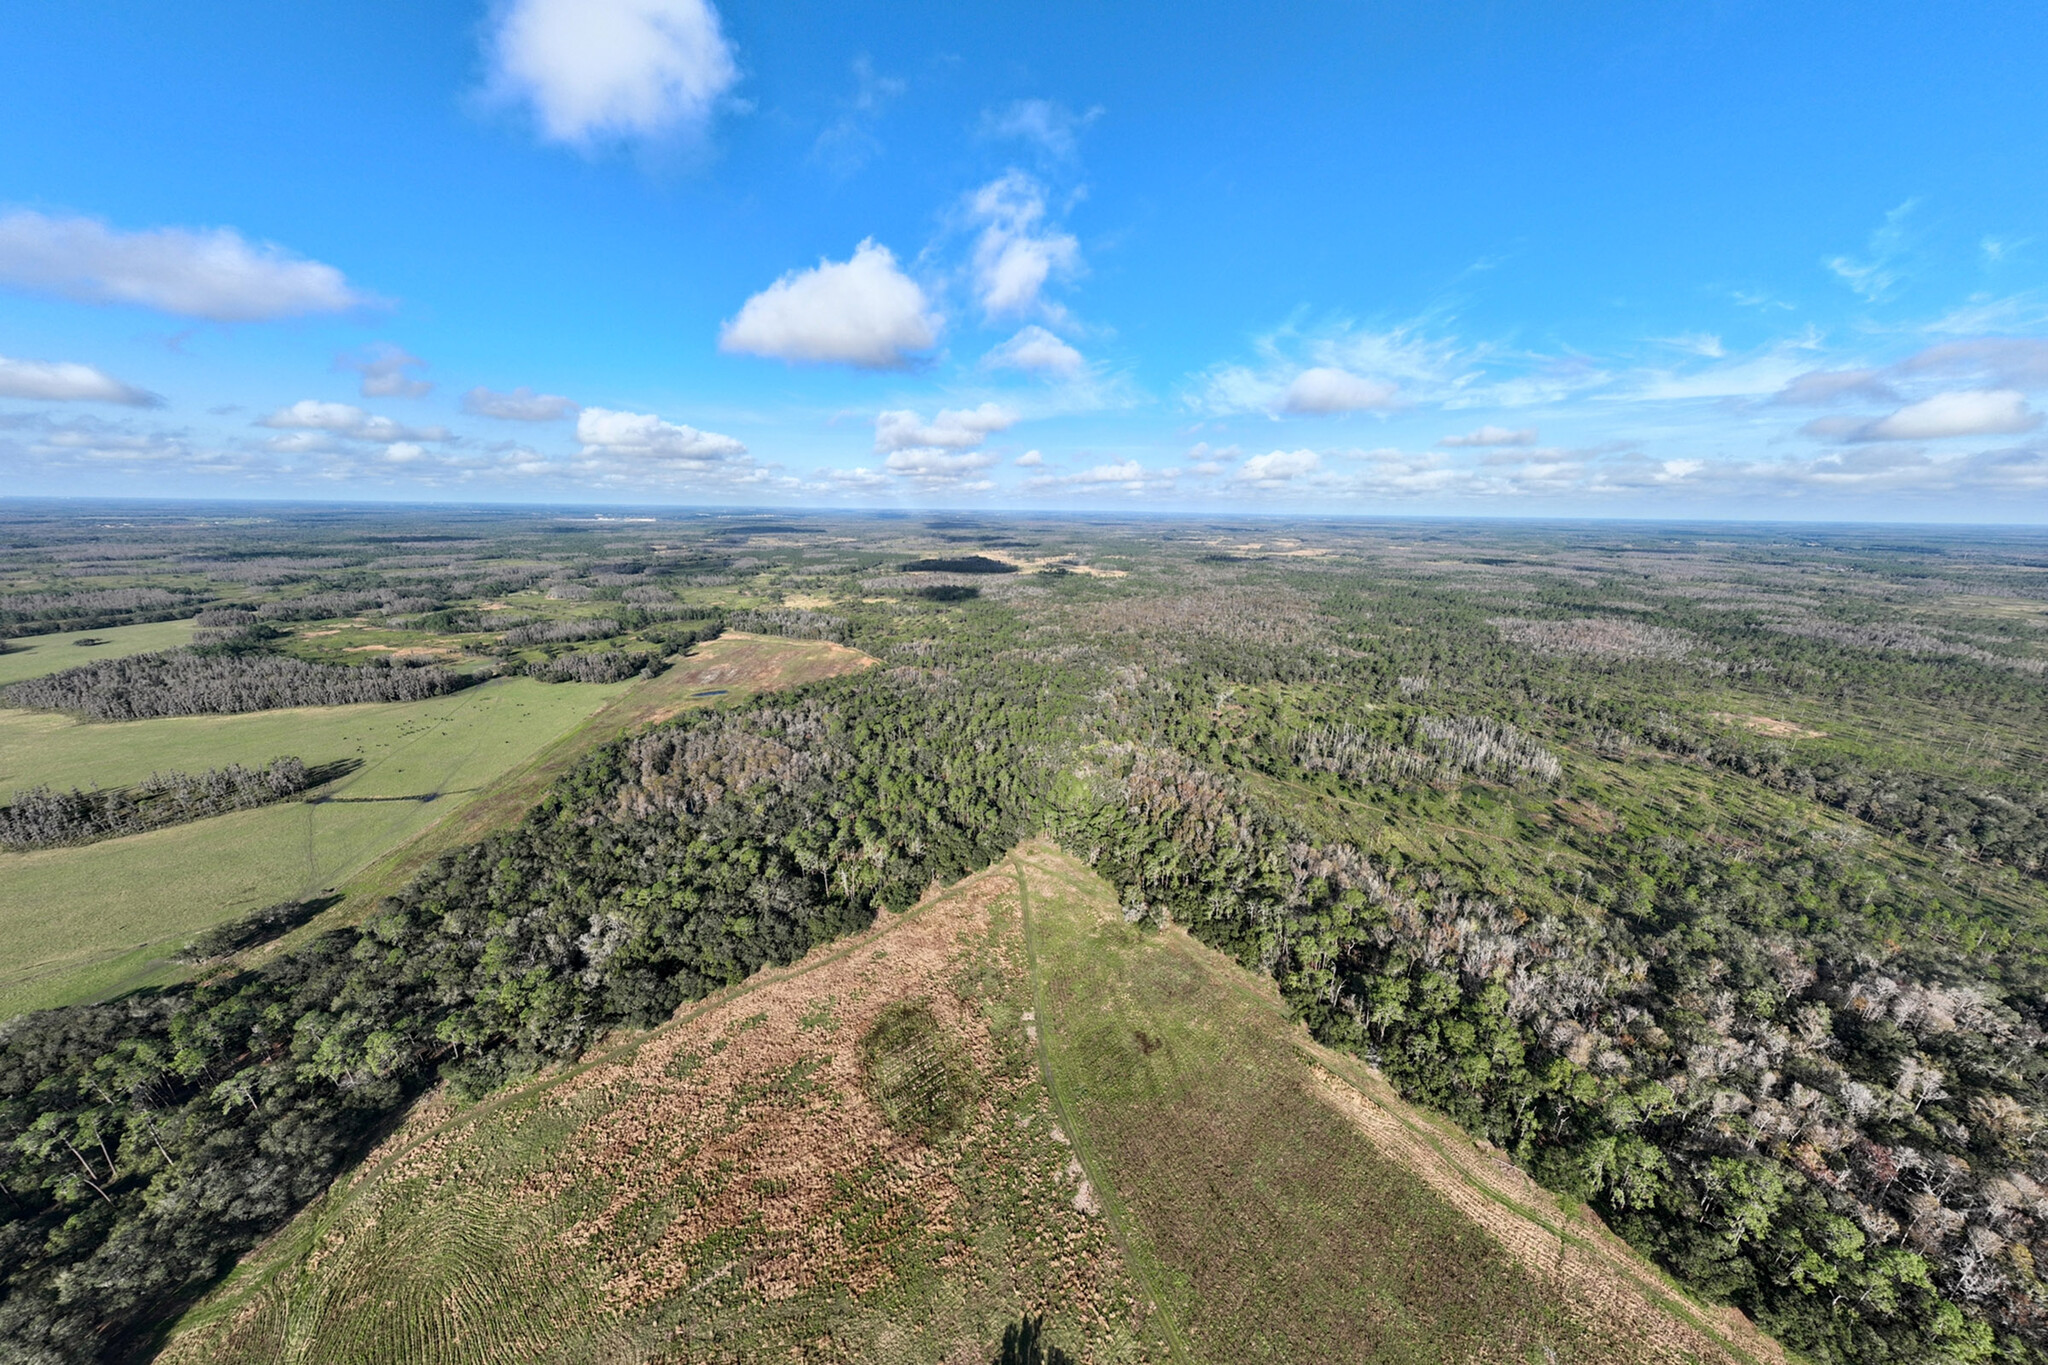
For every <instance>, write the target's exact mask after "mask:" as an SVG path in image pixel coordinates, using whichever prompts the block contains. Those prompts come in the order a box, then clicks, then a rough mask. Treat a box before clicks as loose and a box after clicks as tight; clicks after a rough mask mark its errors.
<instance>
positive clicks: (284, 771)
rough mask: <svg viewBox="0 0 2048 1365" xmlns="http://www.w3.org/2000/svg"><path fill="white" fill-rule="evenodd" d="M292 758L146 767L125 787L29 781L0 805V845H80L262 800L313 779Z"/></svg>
mask: <svg viewBox="0 0 2048 1365" xmlns="http://www.w3.org/2000/svg"><path fill="white" fill-rule="evenodd" d="M313 780H314V779H313V776H312V774H311V773H309V772H308V770H307V768H306V765H305V764H304V763H303V762H301V761H300V760H299V759H296V758H274V759H272V760H271V761H270V762H269V763H267V764H265V765H264V766H263V767H261V768H245V767H243V766H242V765H241V764H239V763H230V764H227V765H226V766H225V767H220V768H208V769H207V770H206V771H205V772H203V773H180V772H169V773H151V774H150V775H149V776H148V777H146V778H144V779H143V780H142V781H140V782H138V783H136V784H135V785H134V786H132V787H119V788H110V789H102V790H94V791H89V792H88V791H79V790H77V789H76V788H74V789H72V790H71V791H68V792H59V791H53V790H51V789H50V788H49V787H47V786H43V787H33V788H30V789H29V790H28V791H18V792H16V793H15V794H14V803H13V804H12V805H8V806H0V848H4V849H7V850H10V851H12V852H22V851H25V850H27V849H32V848H55V847H57V846H59V845H63V844H87V843H93V842H95V841H97V840H100V839H113V838H118V837H119V836H121V835H124V834H140V833H142V832H143V831H145V830H152V829H161V828H163V827H164V826H166V825H176V824H182V823H183V822H185V821H187V820H198V819H201V818H203V817H205V816H208V815H223V814H226V813H227V812H228V811H233V810H247V809H249V808H250V807H252V806H267V805H270V804H271V803H273V802H277V801H282V800H285V799H286V798H287V797H292V796H296V795H298V794H299V793H300V792H302V791H305V790H306V789H307V788H308V787H309V786H311V785H312V784H313Z"/></svg>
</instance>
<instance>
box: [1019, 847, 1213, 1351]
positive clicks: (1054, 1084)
mask: <svg viewBox="0 0 2048 1365" xmlns="http://www.w3.org/2000/svg"><path fill="white" fill-rule="evenodd" d="M1008 861H1009V862H1010V870H1011V871H1012V872H1013V873H1014V874H1015V876H1016V878H1017V913H1018V916H1019V918H1020V919H1021V920H1022V921H1023V926H1024V961H1025V963H1026V965H1027V967H1028V968H1029V970H1030V972H1031V1020H1032V1023H1033V1024H1035V1025H1036V1027H1035V1028H1033V1029H1032V1030H1031V1035H1032V1041H1033V1043H1034V1044H1035V1045H1036V1048H1037V1052H1038V1069H1039V1072H1040V1074H1041V1075H1042V1076H1043V1077H1044V1079H1045V1090H1046V1094H1047V1095H1048V1096H1049V1097H1050V1098H1051V1100H1052V1107H1053V1111H1054V1112H1055V1113H1056V1114H1058V1115H1059V1119H1060V1125H1061V1128H1062V1130H1063V1131H1064V1132H1065V1133H1066V1134H1067V1136H1068V1138H1069V1140H1070V1141H1071V1142H1072V1143H1073V1149H1074V1159H1075V1160H1076V1161H1078V1162H1079V1163H1080V1164H1081V1171H1082V1174H1083V1176H1084V1177H1085V1178H1086V1179H1087V1180H1088V1182H1089V1183H1090V1184H1091V1185H1093V1186H1094V1187H1095V1194H1096V1197H1097V1198H1098V1199H1100V1200H1101V1201H1102V1216H1103V1219H1104V1220H1105V1221H1106V1222H1107V1223H1108V1224H1109V1230H1110V1232H1111V1233H1112V1234H1114V1235H1115V1237H1116V1244H1117V1250H1118V1251H1120V1252H1122V1253H1123V1258H1124V1264H1125V1266H1127V1267H1128V1268H1129V1269H1130V1272H1131V1275H1132V1277H1133V1278H1134V1279H1136V1280H1137V1281H1138V1283H1139V1284H1141V1285H1143V1286H1144V1289H1145V1297H1146V1298H1148V1299H1150V1300H1151V1301H1152V1312H1153V1313H1154V1315H1155V1316H1156V1317H1157V1318H1158V1321H1159V1326H1160V1329H1161V1330H1162V1331H1163V1332H1164V1333H1165V1335H1166V1345H1167V1348H1168V1349H1169V1350H1171V1351H1172V1352H1173V1358H1174V1359H1175V1360H1177V1361H1179V1362H1180V1365H1191V1362H1190V1360H1189V1358H1188V1350H1187V1345H1186V1343H1185V1342H1183V1341H1182V1340H1181V1339H1180V1331H1179V1329H1178V1328H1176V1327H1175V1326H1174V1322H1173V1314H1172V1313H1171V1312H1170V1311H1169V1310H1168V1309H1167V1306H1166V1302H1165V1300H1164V1299H1163V1298H1161V1296H1160V1293H1159V1287H1158V1285H1157V1284H1156V1283H1154V1281H1153V1278H1152V1275H1151V1272H1150V1270H1149V1269H1148V1268H1147V1266H1146V1264H1145V1263H1144V1262H1143V1261H1141V1260H1140V1259H1139V1258H1138V1257H1137V1256H1135V1255H1133V1254H1132V1252H1131V1241H1130V1235H1129V1232H1128V1230H1127V1229H1126V1228H1125V1226H1124V1218H1123V1200H1122V1199H1121V1198H1119V1197H1118V1195H1117V1192H1116V1186H1114V1185H1112V1184H1111V1183H1109V1182H1108V1181H1106V1180H1104V1179H1103V1178H1102V1164H1101V1162H1099V1161H1098V1160H1096V1158H1095V1155H1094V1148H1093V1147H1092V1146H1091V1144H1090V1143H1089V1141H1088V1136H1087V1133H1086V1132H1085V1131H1084V1130H1083V1129H1082V1127H1081V1125H1080V1124H1079V1123H1077V1122H1075V1120H1074V1116H1073V1113H1072V1111H1071V1110H1070V1109H1069V1108H1068V1105H1067V1098H1066V1092H1065V1091H1064V1090H1063V1089H1062V1088H1061V1086H1060V1079H1059V1073H1058V1072H1057V1071H1056V1070H1055V1069H1054V1067H1053V1064H1052V1053H1051V1051H1050V1050H1049V1049H1048V1048H1047V1047H1046V1042H1045V1034H1046V1029H1047V1027H1048V1021H1047V1019H1046V1017H1045V990H1044V977H1043V975H1042V974H1041V973H1040V971H1039V969H1038V930H1037V927H1036V926H1035V925H1034V924H1033V922H1032V918H1031V887H1030V884H1029V879H1028V878H1026V876H1025V875H1024V870H1025V867H1026V866H1027V864H1026V862H1025V860H1024V859H1023V857H1022V856H1020V854H1019V853H1017V852H1016V851H1012V853H1011V854H1010V857H1009V860H1008Z"/></svg>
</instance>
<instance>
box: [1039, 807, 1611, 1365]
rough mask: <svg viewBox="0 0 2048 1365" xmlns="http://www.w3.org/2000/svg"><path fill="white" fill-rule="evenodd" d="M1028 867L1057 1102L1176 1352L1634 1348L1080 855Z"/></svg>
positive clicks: (1223, 971)
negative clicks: (1320, 1087)
mask: <svg viewBox="0 0 2048 1365" xmlns="http://www.w3.org/2000/svg"><path fill="white" fill-rule="evenodd" d="M1020 861H1021V862H1024V863H1025V864H1026V867H1027V869H1028V870H1027V872H1026V876H1027V878H1028V886H1029V910H1028V921H1027V922H1028V925H1029V932H1030V933H1031V937H1032V945H1033V956H1034V959H1035V965H1034V975H1035V976H1036V978H1037V980H1038V981H1039V983H1040V985H1039V993H1038V1003H1039V1014H1038V1022H1039V1030H1040V1035H1041V1037H1042V1038H1043V1039H1044V1043H1045V1049H1046V1055H1047V1061H1048V1064H1049V1069H1050V1072H1051V1075H1052V1077H1053V1080H1054V1083H1055V1088H1056V1091H1057V1101H1058V1104H1059V1107H1060V1109H1061V1112H1062V1113H1063V1115H1064V1116H1065V1118H1066V1119H1067V1121H1068V1122H1069V1130H1068V1131H1069V1132H1070V1133H1072V1134H1073V1136H1074V1137H1075V1139H1076V1143H1077V1153H1078V1155H1079V1156H1080V1158H1081V1160H1082V1161H1083V1162H1084V1163H1086V1164H1087V1166H1088V1167H1089V1168H1090V1172H1091V1175H1093V1176H1095V1177H1096V1178H1097V1184H1098V1187H1099V1189H1101V1190H1105V1191H1113V1193H1111V1194H1108V1195H1106V1202H1107V1203H1108V1204H1109V1206H1110V1207H1109V1210H1108V1211H1109V1213H1110V1216H1112V1217H1114V1218H1117V1219H1118V1220H1119V1221H1120V1222H1121V1223H1122V1225H1123V1228H1124V1231H1125V1243H1126V1248H1127V1251H1128V1253H1129V1255H1130V1257H1131V1260H1132V1262H1133V1263H1134V1268H1135V1269H1137V1270H1138V1271H1139V1274H1140V1277H1141V1279H1143V1280H1144V1281H1145V1283H1146V1287H1147V1289H1148V1290H1149V1291H1150V1292H1151V1293H1152V1294H1153V1295H1154V1296H1156V1298H1157V1299H1158V1301H1159V1303H1160V1306H1161V1308H1162V1309H1163V1310H1164V1311H1165V1314H1166V1317H1167V1318H1168V1319H1169V1320H1171V1321H1172V1322H1174V1323H1175V1324H1176V1327H1177V1334H1178V1337H1179V1342H1178V1344H1179V1347H1180V1350H1179V1352H1178V1353H1177V1354H1179V1355H1180V1356H1181V1358H1182V1359H1184V1360H1189V1361H1216V1362H1224V1361H1230V1362H1236V1361H1248V1360H1273V1361H1283V1360H1365V1359H1371V1360H1387V1361H1440V1360H1498V1361H1525V1360H1527V1361H1544V1360H1548V1361H1593V1360H1600V1361H1617V1360H1627V1359H1631V1358H1633V1353H1632V1352H1630V1351H1629V1350H1628V1349H1627V1348H1626V1347H1625V1346H1620V1344H1619V1343H1616V1342H1615V1341H1613V1340H1611V1339H1603V1338H1604V1337H1606V1334H1605V1333H1603V1332H1601V1331H1600V1329H1599V1327H1598V1325H1597V1324H1589V1323H1587V1322H1585V1321H1583V1320H1581V1319H1579V1318H1578V1317H1577V1315H1576V1314H1574V1313H1573V1312H1572V1311H1571V1310H1570V1308H1569V1306H1568V1305H1567V1304H1566V1302H1565V1301H1564V1299H1563V1297H1562V1295H1561V1293H1560V1292H1559V1290H1558V1289H1557V1287H1556V1286H1555V1285H1553V1284H1550V1283H1546V1282H1545V1281H1543V1280H1541V1279H1539V1278H1537V1277H1536V1276H1533V1275H1531V1274H1529V1273H1528V1272H1527V1271H1526V1270H1524V1269H1523V1268H1522V1267H1521V1265H1520V1264H1519V1263H1517V1262H1516V1261H1515V1260H1513V1259H1512V1258H1511V1257H1510V1256H1508V1255H1507V1254H1506V1252H1504V1251H1503V1250H1502V1249H1501V1247H1500V1246H1499V1244H1497V1243H1496V1242H1494V1241H1493V1240H1492V1239H1491V1238H1490V1237H1489V1236H1488V1235H1487V1234H1486V1233H1485V1232H1483V1231H1482V1230H1481V1229H1480V1228H1479V1227H1478V1226H1477V1225H1476V1224H1474V1223H1472V1222H1471V1221H1470V1220H1469V1219H1467V1218H1466V1217H1465V1216H1464V1215H1462V1214H1461V1213H1459V1212H1458V1211H1457V1210H1456V1209H1454V1208H1453V1207H1451V1205H1449V1204H1448V1203H1447V1202H1445V1201H1444V1200H1443V1199H1442V1198H1441V1197H1440V1196H1438V1195H1437V1194H1436V1193H1435V1192H1434V1191H1432V1190H1431V1189H1430V1188H1429V1187H1428V1186H1427V1185H1426V1184H1425V1183H1424V1182H1423V1181H1422V1179H1421V1178H1420V1177H1419V1176H1417V1175H1415V1174H1413V1173H1412V1172H1410V1171H1408V1170H1406V1169H1404V1168H1403V1167H1401V1166H1399V1165H1398V1164H1396V1163H1395V1162H1394V1161H1392V1160H1390V1159H1389V1158H1387V1157H1385V1156H1382V1155H1381V1154H1380V1153H1379V1152H1378V1151H1377V1150H1376V1149H1375V1148H1374V1147H1373V1146H1372V1145H1371V1144H1370V1143H1369V1142H1368V1141H1367V1140H1366V1139H1365V1138H1364V1137H1363V1136H1362V1135H1361V1134H1359V1133H1358V1132H1357V1131H1356V1130H1355V1129H1353V1128H1352V1127H1351V1126H1350V1125H1349V1124H1348V1123H1347V1122H1346V1121H1345V1120H1344V1119H1343V1118H1342V1117H1341V1116H1339V1115H1338V1114H1337V1113H1336V1112H1335V1111H1334V1110H1332V1109H1331V1108H1329V1107H1328V1106H1327V1105H1325V1104H1323V1103H1322V1102H1320V1101H1319V1100H1317V1099H1316V1098H1315V1096H1314V1095H1313V1094H1312V1093H1311V1091H1310V1090H1309V1088H1308V1071H1307V1067H1306V1064H1305V1063H1304V1062H1303V1060H1302V1058H1301V1056H1300V1053H1299V1051H1298V1050H1297V1048H1296V1045H1295V1041H1294V1034H1293V1028H1292V1026H1291V1025H1290V1023H1289V1022H1288V1020H1287V1017H1286V1015H1285V1012H1284V1011H1283V1010H1282V1009H1281V1008H1280V1007H1279V1005H1278V1003H1277V1002H1275V1001H1271V1000H1269V999H1266V998H1264V997H1263V996H1262V995H1260V994H1259V993H1257V991H1256V989H1248V986H1249V981H1250V979H1249V978H1246V977H1243V976H1242V974H1241V972H1239V970H1238V969H1237V968H1235V967H1232V966H1230V965H1228V964H1221V963H1220V961H1219V962H1210V961H1208V960H1205V959H1206V958H1207V956H1208V955H1206V954H1204V953H1202V952H1201V950H1199V949H1196V948H1195V947H1194V946H1193V945H1192V944H1190V943H1189V942H1188V941H1187V940H1185V939H1183V938H1180V937H1179V936H1177V935H1161V934H1141V933H1140V931H1139V930H1137V929H1136V928H1134V927H1132V926H1130V925H1127V924H1125V923H1124V921H1123V918H1122V916H1121V915H1120V914H1118V912H1117V906H1116V900H1115V896H1114V894H1113V893H1112V892H1111V890H1110V888H1109V887H1108V886H1107V885H1105V884H1104V883H1103V882H1102V881H1100V880H1099V879H1098V878H1096V877H1095V876H1093V875H1092V874H1091V873H1089V872H1087V870H1086V869H1085V868H1083V867H1081V866H1080V865H1078V864H1077V863H1075V862H1074V861H1073V860H1072V859H1069V858H1066V857H1063V856H1061V855H1058V854H1053V853H1050V852H1049V851H1045V850H1042V849H1040V848H1034V847H1031V846H1027V848H1026V849H1025V850H1023V851H1022V852H1021V854H1020ZM1219 972H1220V976H1219ZM1223 977H1229V978H1236V979H1234V980H1232V979H1221V978H1223ZM1618 1347H1619V1349H1617V1348H1618Z"/></svg>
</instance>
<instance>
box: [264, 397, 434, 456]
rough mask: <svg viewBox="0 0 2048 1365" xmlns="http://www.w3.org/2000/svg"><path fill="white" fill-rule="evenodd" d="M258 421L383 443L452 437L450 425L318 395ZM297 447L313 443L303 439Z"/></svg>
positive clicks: (274, 427)
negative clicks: (416, 421) (396, 417)
mask: <svg viewBox="0 0 2048 1365" xmlns="http://www.w3.org/2000/svg"><path fill="white" fill-rule="evenodd" d="M257 425H258V426H265V427H269V428H271V429H272V430H274V431H296V432H324V433H326V434H328V435H332V436H340V437H344V438H346V439H348V440H351V441H374V442H376V443H377V444H379V445H390V444H392V443H394V442H397V441H415V442H416V441H445V440H448V439H449V435H448V429H447V428H446V427H409V426H405V425H404V424H402V423H399V422H394V421H392V420H391V419H390V418H389V417H379V416H377V415H376V414H375V413H369V412H365V411H363V410H362V409H361V408H359V407H357V406H355V405H354V404H353V403H327V402H322V401H321V400H320V399H317V398H302V399H300V400H299V401H298V402H296V403H294V404H292V405H291V406H290V407H286V408H279V409H278V410H277V411H276V412H273V413H271V414H270V415H269V416H268V417H265V418H262V419H261V420H260V421H258V423H257ZM297 448H305V449H310V448H313V447H312V445H311V444H310V443H307V442H303V441H302V442H299V443H298V444H297Z"/></svg>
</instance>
